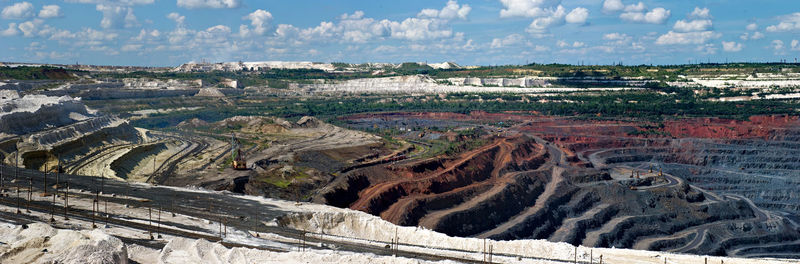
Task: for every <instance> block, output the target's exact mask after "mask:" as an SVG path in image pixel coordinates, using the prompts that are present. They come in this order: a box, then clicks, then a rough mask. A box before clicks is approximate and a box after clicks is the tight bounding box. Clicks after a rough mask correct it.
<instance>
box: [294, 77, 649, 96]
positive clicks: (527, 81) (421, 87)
mask: <svg viewBox="0 0 800 264" xmlns="http://www.w3.org/2000/svg"><path fill="white" fill-rule="evenodd" d="M447 81H448V82H450V83H451V84H452V85H450V84H444V83H441V82H437V80H434V79H432V78H430V77H429V76H427V75H406V76H397V77H385V78H367V79H355V80H347V81H343V82H336V83H315V84H300V85H298V86H297V87H298V88H299V89H304V90H307V91H308V92H326V93H336V92H344V93H457V92H509V93H537V92H553V91H575V90H620V89H630V88H561V87H553V84H554V83H555V82H556V80H555V79H553V78H538V77H537V78H520V79H504V78H487V79H479V78H451V79H448V80H447ZM576 82H581V83H583V82H586V84H588V85H591V84H592V83H595V82H600V81H596V80H583V79H581V80H576ZM602 82H609V83H610V84H614V83H619V84H620V86H636V85H634V84H637V83H646V82H647V81H612V80H607V81H602ZM604 85H608V84H604ZM641 85H644V84H641Z"/></svg>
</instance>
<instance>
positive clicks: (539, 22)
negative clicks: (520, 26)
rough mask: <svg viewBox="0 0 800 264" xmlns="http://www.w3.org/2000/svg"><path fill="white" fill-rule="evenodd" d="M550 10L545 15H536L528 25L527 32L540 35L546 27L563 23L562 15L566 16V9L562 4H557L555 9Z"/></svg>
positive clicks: (545, 31) (544, 31)
mask: <svg viewBox="0 0 800 264" xmlns="http://www.w3.org/2000/svg"><path fill="white" fill-rule="evenodd" d="M547 12H550V14H549V15H547V16H542V17H538V18H536V19H534V20H533V22H531V24H530V25H528V29H527V30H526V31H528V33H531V34H534V35H537V36H541V35H544V34H546V33H547V32H548V29H549V28H551V27H555V26H560V25H563V24H564V22H565V20H564V16H566V13H567V11H566V10H564V7H563V6H560V5H559V6H558V7H557V8H556V9H555V10H549V11H547Z"/></svg>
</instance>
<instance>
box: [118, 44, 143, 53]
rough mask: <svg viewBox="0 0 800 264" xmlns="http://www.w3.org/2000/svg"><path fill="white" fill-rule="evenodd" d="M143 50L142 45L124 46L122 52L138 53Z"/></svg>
mask: <svg viewBox="0 0 800 264" xmlns="http://www.w3.org/2000/svg"><path fill="white" fill-rule="evenodd" d="M141 48H142V45H141V44H125V45H123V46H122V48H121V50H122V51H125V52H130V51H138V50H140V49H141Z"/></svg>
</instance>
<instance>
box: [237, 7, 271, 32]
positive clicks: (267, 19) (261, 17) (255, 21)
mask: <svg viewBox="0 0 800 264" xmlns="http://www.w3.org/2000/svg"><path fill="white" fill-rule="evenodd" d="M242 19H246V20H250V25H251V26H253V32H255V33H256V34H258V35H264V33H266V32H267V30H269V29H270V28H271V26H270V23H271V22H272V14H271V13H270V12H267V11H265V10H263V9H258V10H256V11H253V13H250V14H248V15H247V16H245V17H243V18H242ZM243 26H244V25H243ZM239 31H240V32H249V29H248V28H247V26H244V27H239Z"/></svg>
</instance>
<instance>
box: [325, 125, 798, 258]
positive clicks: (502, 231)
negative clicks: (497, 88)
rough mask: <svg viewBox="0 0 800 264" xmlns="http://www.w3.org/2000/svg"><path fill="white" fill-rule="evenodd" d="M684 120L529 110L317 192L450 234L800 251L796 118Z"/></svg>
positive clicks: (760, 252) (682, 248)
mask: <svg viewBox="0 0 800 264" xmlns="http://www.w3.org/2000/svg"><path fill="white" fill-rule="evenodd" d="M404 118H408V117H407V116H406V117H404ZM693 122H698V123H699V124H695V125H694V127H693V128H691V129H680V125H679V124H678V123H674V124H670V123H668V124H666V125H665V126H663V127H659V126H654V125H652V124H635V123H628V122H619V121H601V122H596V121H575V120H569V119H565V118H549V117H541V118H530V120H529V121H525V122H524V123H522V124H520V125H517V126H515V127H512V128H511V129H510V130H511V131H518V132H522V134H521V135H519V134H518V135H517V136H508V137H499V138H494V139H493V140H492V141H490V142H491V143H489V144H487V145H485V146H483V147H481V148H478V149H475V150H472V151H469V152H465V153H462V154H460V155H457V156H454V157H440V158H434V159H427V160H416V161H405V162H399V163H398V164H393V165H390V166H383V165H381V166H373V167H368V168H363V169H358V170H354V171H352V172H350V173H348V174H344V175H342V176H341V177H340V178H339V179H337V180H336V181H334V182H333V184H332V185H331V186H329V187H328V188H326V189H324V190H323V191H322V192H321V193H320V194H319V195H318V197H317V201H320V202H326V203H328V204H331V205H336V206H341V207H350V208H352V209H356V210H362V211H365V212H368V213H371V214H374V215H379V216H381V217H382V218H384V219H386V220H388V221H391V222H394V223H397V224H403V225H418V226H423V227H426V228H430V229H433V230H436V231H440V232H443V233H446V234H449V235H455V236H472V237H487V238H493V239H503V240H512V239H548V240H551V241H563V242H568V243H571V244H576V245H577V244H581V245H585V246H594V247H618V248H635V249H649V250H665V251H675V252H692V253H699V254H712V255H735V256H747V257H756V256H757V257H765V256H775V257H790V258H800V253H798V252H800V251H798V250H797V249H798V248H797V247H798V245H799V243H800V225H798V224H797V223H798V222H800V221H798V220H797V211H796V210H797V206H798V204H800V201H798V200H797V199H798V191H797V189H798V188H797V187H798V186H800V184H799V183H798V180H800V178H798V177H796V176H793V175H797V171H796V168H797V167H796V166H797V164H800V163H797V158H796V157H797V154H798V153H797V151H798V149H797V148H796V146H798V145H799V144H798V143H794V142H792V140H795V139H798V138H800V137H798V135H800V133H796V132H795V131H800V130H797V129H795V128H794V126H795V122H796V120H795V119H790V118H772V119H770V118H764V119H760V120H759V119H756V120H751V121H726V120H713V119H710V120H694V121H693ZM770 122H773V123H770ZM702 124H705V125H702ZM683 126H686V125H683ZM728 126H733V127H732V128H729V127H728ZM765 127H770V129H765ZM642 131H646V132H644V133H643V132H642ZM654 131H655V132H654ZM670 133H675V134H679V135H681V136H686V137H687V138H677V137H675V138H673V137H671V136H668V135H670ZM704 135H705V138H704V137H701V136H704ZM714 137H716V138H714ZM719 137H722V138H719ZM515 153H517V154H515ZM767 190H769V191H767Z"/></svg>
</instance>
